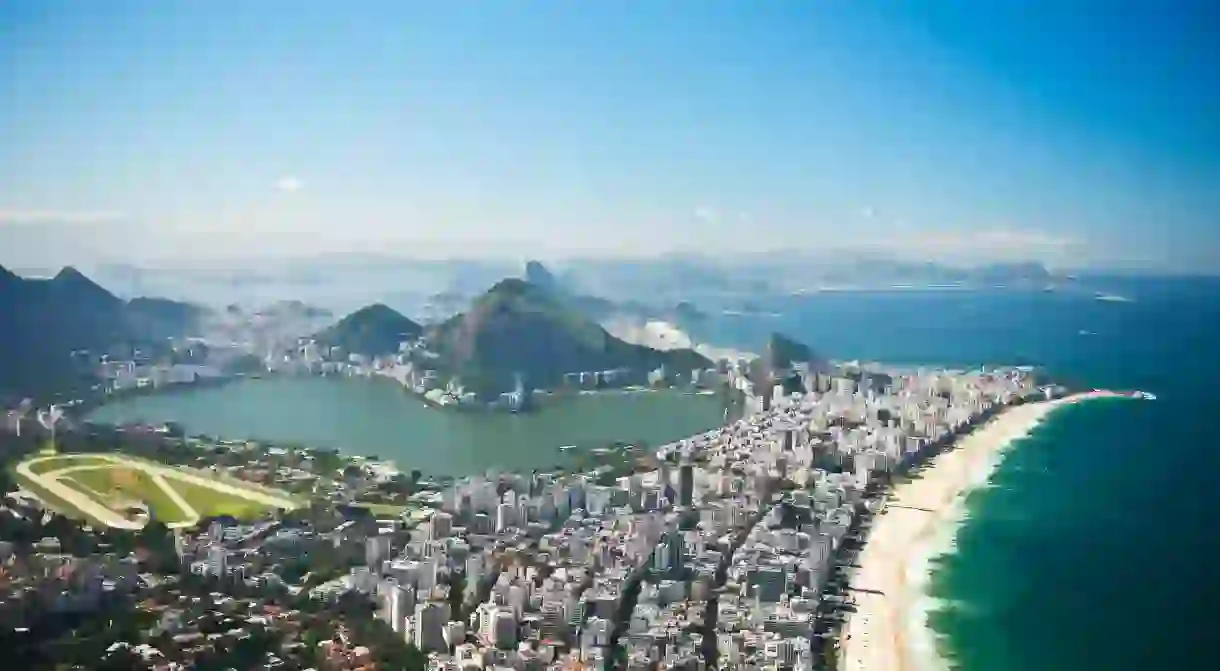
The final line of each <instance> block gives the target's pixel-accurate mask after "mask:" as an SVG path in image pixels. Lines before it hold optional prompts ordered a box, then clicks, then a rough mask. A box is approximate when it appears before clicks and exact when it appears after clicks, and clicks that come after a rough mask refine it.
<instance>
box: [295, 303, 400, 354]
mask: <svg viewBox="0 0 1220 671" xmlns="http://www.w3.org/2000/svg"><path fill="white" fill-rule="evenodd" d="M423 330H424V329H423V327H422V326H420V325H419V324H416V323H415V322H413V321H411V320H410V319H408V318H406V317H404V316H403V315H401V314H399V313H398V312H397V311H395V310H393V309H391V308H389V307H386V306H385V305H382V304H381V303H375V304H373V305H370V306H368V307H365V308H361V309H359V310H357V311H355V312H353V313H351V314H350V315H348V316H346V317H344V318H343V319H341V320H340V321H339V323H338V324H335V325H334V326H331V327H330V328H327V329H326V330H324V331H322V332H320V333H318V334H317V335H316V336H314V338H315V340H317V341H318V344H320V345H323V346H326V347H342V348H343V350H344V351H345V352H348V353H353V354H364V355H367V356H382V355H385V354H393V353H395V352H397V351H398V344H399V343H400V342H402V341H403V340H413V339H415V338H417V337H419V335H420V334H421V333H422V332H423Z"/></svg>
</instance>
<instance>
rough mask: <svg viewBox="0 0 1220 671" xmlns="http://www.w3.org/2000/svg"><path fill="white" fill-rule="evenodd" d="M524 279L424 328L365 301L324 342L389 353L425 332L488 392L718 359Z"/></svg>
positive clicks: (442, 356) (642, 374)
mask: <svg viewBox="0 0 1220 671" xmlns="http://www.w3.org/2000/svg"><path fill="white" fill-rule="evenodd" d="M533 276H534V278H535V279H541V281H542V283H543V285H546V286H540V285H538V284H535V283H533V282H529V281H526V280H524V279H519V278H509V279H505V280H501V281H500V282H498V283H496V284H495V285H494V286H493V287H492V288H491V289H489V290H488V291H487V292H485V293H484V294H482V295H481V296H479V297H477V298H476V299H475V300H474V301H473V302H472V303H471V305H470V307H469V309H467V310H466V311H464V312H461V313H459V314H457V315H454V316H453V317H451V318H449V319H447V320H445V321H443V322H441V323H439V324H436V325H433V326H431V327H427V328H423V327H420V326H419V325H418V324H416V323H415V322H413V321H411V320H410V319H408V318H406V317H404V316H403V315H401V314H399V313H397V312H395V311H394V310H391V309H390V308H388V307H386V306H384V305H380V304H377V305H372V306H369V307H366V308H362V309H361V310H358V311H356V312H354V313H352V314H350V315H348V316H347V317H345V318H344V319H343V320H341V321H340V322H339V323H338V324H336V325H334V326H333V327H331V328H329V329H327V330H325V331H323V332H322V333H319V334H318V341H319V342H320V343H323V344H328V345H330V344H335V345H341V346H343V347H344V348H345V349H346V350H347V351H349V352H356V353H360V354H368V355H381V354H388V353H391V352H394V351H397V349H398V343H399V342H400V341H401V340H404V339H407V338H413V337H415V336H417V335H419V334H420V333H421V332H422V333H423V334H424V335H425V337H426V341H427V342H428V345H429V349H430V350H432V351H434V352H435V353H436V354H438V355H439V358H438V359H437V360H436V361H435V362H434V364H433V365H435V366H436V367H437V369H438V370H440V372H442V373H443V374H445V375H447V376H455V377H457V378H459V379H460V380H461V382H462V384H463V386H465V387H466V388H467V389H470V390H472V391H475V392H476V393H479V394H480V395H483V396H492V395H495V394H498V393H500V392H503V391H508V390H511V389H512V388H513V387H514V385H515V383H516V376H517V375H520V376H521V377H522V379H523V382H524V383H525V384H527V385H529V386H531V387H542V388H548V387H554V386H557V385H559V384H561V383H562V382H563V376H564V374H565V373H574V372H575V373H578V372H583V371H604V370H615V369H627V370H629V371H630V372H631V375H633V376H634V379H635V380H639V381H642V380H644V379H645V378H646V376H647V374H648V372H649V371H652V370H655V369H657V368H659V367H662V366H664V367H665V368H666V370H667V371H669V372H673V373H689V372H690V371H692V370H696V369H705V368H708V367H710V366H711V365H712V362H711V361H710V360H709V359H707V358H706V357H703V356H701V355H699V354H697V353H695V352H693V351H691V350H688V349H687V350H669V351H660V350H655V349H651V348H648V347H643V346H640V345H633V344H630V343H627V342H624V341H622V340H620V339H618V338H615V337H614V336H612V335H610V334H609V333H607V332H606V330H605V329H604V328H602V327H601V326H600V325H599V324H598V323H597V321H596V320H594V319H592V318H590V317H589V316H588V315H586V314H585V313H583V312H582V311H581V310H579V309H577V308H575V307H574V306H573V303H572V302H571V301H570V300H569V297H568V296H566V295H565V294H563V293H562V292H561V291H559V290H558V288H557V286H556V285H550V284H548V282H547V280H546V279H545V276H541V278H540V276H539V275H538V274H537V273H534V274H533Z"/></svg>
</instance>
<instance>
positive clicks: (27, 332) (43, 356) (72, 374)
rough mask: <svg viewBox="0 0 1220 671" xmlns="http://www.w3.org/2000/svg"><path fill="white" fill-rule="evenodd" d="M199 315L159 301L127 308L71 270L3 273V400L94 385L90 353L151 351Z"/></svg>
mask: <svg viewBox="0 0 1220 671" xmlns="http://www.w3.org/2000/svg"><path fill="white" fill-rule="evenodd" d="M200 314H201V310H200V309H199V308H197V307H195V306H191V305H188V304H185V303H178V302H176V301H168V300H164V299H136V300H135V301H132V302H131V303H127V302H125V301H123V300H122V299H120V298H118V297H116V296H115V295H114V294H111V293H110V292H109V291H107V290H105V289H104V288H102V287H101V286H99V285H98V284H97V283H96V282H94V281H93V280H90V279H89V278H88V277H86V276H85V275H84V274H83V273H81V272H80V271H78V270H76V269H75V268H71V267H68V268H64V269H63V270H61V271H60V272H59V273H58V274H57V275H55V277H53V278H51V279H25V278H22V277H19V276H17V275H15V274H13V273H11V272H9V271H8V270H6V269H4V268H0V315H3V320H4V321H3V324H4V327H3V328H2V329H0V397H2V396H4V395H6V394H31V395H39V394H55V393H66V392H68V391H70V390H77V389H80V388H84V387H87V386H89V385H91V384H92V383H93V381H94V380H93V370H92V365H91V364H90V359H91V357H88V356H73V353H78V354H79V353H83V352H86V351H87V352H89V353H91V354H92V355H99V354H102V353H105V352H108V351H110V350H112V349H116V348H117V349H122V350H129V349H131V348H141V349H144V350H145V351H150V352H152V351H155V350H156V349H157V348H158V347H159V346H161V345H163V344H164V341H165V339H166V338H167V337H171V336H177V335H186V334H187V333H188V332H189V331H190V330H191V329H192V328H193V327H194V326H195V325H196V324H197V323H198V317H199V316H200Z"/></svg>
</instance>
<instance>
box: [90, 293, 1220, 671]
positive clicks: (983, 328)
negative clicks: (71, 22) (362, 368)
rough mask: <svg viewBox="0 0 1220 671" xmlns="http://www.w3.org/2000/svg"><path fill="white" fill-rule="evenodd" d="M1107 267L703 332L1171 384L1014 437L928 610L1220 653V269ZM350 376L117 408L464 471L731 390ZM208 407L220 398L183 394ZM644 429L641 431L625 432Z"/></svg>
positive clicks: (827, 307)
mask: <svg viewBox="0 0 1220 671" xmlns="http://www.w3.org/2000/svg"><path fill="white" fill-rule="evenodd" d="M1098 288H1099V289H1104V290H1105V291H1106V292H1107V293H1115V294H1119V295H1122V296H1125V297H1128V298H1130V299H1131V301H1130V302H1107V301H1097V300H1094V299H1093V297H1092V296H1091V295H1087V294H1078V293H1077V294H1069V293H1044V292H1015V291H996V292H971V293H966V292H949V291H907V290H903V291H892V292H868V293H841V294H818V295H812V296H801V297H785V298H780V299H774V300H771V301H762V302H763V303H764V304H763V305H761V306H760V307H761V309H762V311H763V312H766V313H769V314H771V315H773V316H760V315H754V316H740V315H723V316H717V317H715V318H713V319H712V320H711V321H710V323H708V324H706V325H704V326H702V327H701V328H700V329H698V330H697V332H696V333H695V335H696V336H697V337H698V336H702V339H705V340H707V341H708V342H711V343H713V344H716V345H721V346H735V347H740V348H743V349H757V348H758V347H759V343H761V342H763V341H764V339H765V337H766V335H767V334H768V333H769V332H770V331H781V332H784V333H786V334H788V335H791V336H794V337H796V338H798V339H799V340H802V341H804V342H806V343H808V344H810V345H811V346H812V347H814V348H815V349H816V350H817V351H819V352H821V353H822V354H823V355H825V356H827V357H830V358H834V359H861V360H866V361H884V362H895V363H927V364H957V365H962V366H975V365H979V364H984V363H1023V364H1034V365H1039V366H1041V367H1043V368H1045V369H1046V370H1047V371H1048V372H1049V373H1051V374H1052V375H1053V376H1054V377H1056V378H1058V379H1060V380H1064V381H1067V382H1071V383H1073V384H1075V385H1078V386H1089V387H1101V388H1111V389H1140V390H1145V391H1150V392H1153V393H1155V394H1156V395H1157V396H1158V400H1156V401H1151V402H1132V401H1123V400H1119V401H1097V402H1090V403H1085V404H1082V405H1079V406H1076V407H1071V408H1067V409H1065V410H1062V411H1060V412H1058V413H1057V414H1055V415H1053V416H1052V417H1051V418H1050V419H1049V420H1048V421H1047V422H1046V423H1044V424H1043V425H1042V426H1040V427H1039V428H1038V429H1036V430H1035V432H1034V433H1033V434H1032V435H1031V436H1029V437H1027V438H1026V439H1024V440H1022V441H1020V443H1019V444H1018V445H1017V446H1015V448H1014V449H1012V450H1010V451H1009V452H1008V453H1007V456H1006V458H1005V460H1004V461H1003V463H1002V464H1001V465H1000V466H999V468H998V469H997V470H996V471H995V473H994V475H993V477H992V478H991V481H990V484H989V486H987V487H985V488H982V489H979V490H976V491H975V492H973V493H972V494H971V495H970V496H969V497H968V498H967V500H966V502H965V504H966V508H967V510H968V519H967V521H966V522H965V523H964V524H963V525H962V526H961V527H960V528H959V529H958V532H957V536H956V543H955V546H954V550H953V551H952V552H951V553H950V554H948V555H945V556H942V557H939V558H937V559H935V560H934V562H933V563H934V565H935V567H936V569H935V571H934V574H933V576H932V579H931V581H930V583H929V591H930V594H931V596H932V597H933V598H934V604H935V606H934V608H933V610H932V613H931V615H930V618H929V619H930V622H931V625H932V627H933V629H934V631H935V633H936V635H937V637H938V639H939V640H938V645H939V647H940V649H941V650H942V651H943V654H944V655H945V656H946V657H947V658H948V659H949V660H950V661H951V663H952V665H953V666H954V667H956V668H960V669H967V670H971V671H973V670H977V671H984V670H986V671H1006V670H1008V669H1012V670H1017V669H1020V670H1022V671H1028V670H1029V669H1040V670H1055V669H1071V670H1073V671H1077V670H1081V669H1089V670H1092V669H1105V670H1124V669H1141V670H1146V669H1193V668H1204V667H1206V668H1214V662H1213V663H1208V662H1207V661H1206V660H1207V659H1210V658H1211V656H1212V655H1211V652H1210V650H1211V647H1210V646H1205V645H1204V644H1205V642H1209V640H1208V639H1210V638H1211V637H1212V636H1213V629H1214V626H1213V624H1214V623H1215V622H1220V617H1217V616H1216V615H1215V612H1216V604H1217V603H1220V572H1217V571H1216V570H1215V569H1214V567H1213V561H1214V559H1215V558H1218V557H1220V523H1217V522H1216V521H1214V520H1213V519H1212V516H1213V515H1214V514H1216V513H1218V512H1220V482H1217V474H1218V473H1220V445H1217V444H1216V441H1214V440H1212V436H1213V434H1214V431H1213V428H1212V427H1213V426H1214V425H1213V422H1212V415H1211V412H1214V411H1215V410H1214V408H1215V407H1216V403H1215V390H1214V389H1212V388H1211V385H1213V384H1217V383H1220V281H1218V280H1200V279H1173V280H1171V279H1165V280H1112V281H1110V282H1108V283H1107V284H1106V285H1105V286H1099V287H1098ZM264 382H267V381H264ZM344 384H347V385H350V384H351V383H341V382H325V381H322V385H323V386H317V387H312V388H310V389H309V390H308V391H300V392H296V393H298V394H300V395H299V396H294V395H293V393H294V392H291V391H290V390H289V389H288V388H287V387H285V388H282V389H281V388H278V387H267V386H264V387H258V386H254V387H246V388H244V391H241V393H244V394H253V395H254V396H257V397H269V396H274V397H275V402H276V403H277V404H280V405H284V404H286V405H287V406H289V407H290V408H291V411H290V412H287V413H277V412H269V411H265V410H260V409H259V408H260V407H263V408H265V407H267V406H266V405H265V404H263V402H261V401H258V399H257V398H254V397H253V396H252V397H248V398H245V399H244V400H242V401H241V402H234V401H232V400H231V396H229V397H225V398H229V399H230V400H228V401H225V402H224V403H220V404H219V405H216V404H215V403H213V402H212V401H209V403H210V404H211V405H209V406H208V409H206V410H197V409H196V410H191V409H190V408H186V409H184V406H182V405H180V403H181V401H180V400H176V399H180V397H179V396H168V397H148V398H147V399H138V401H139V403H138V404H137V405H135V406H130V407H128V409H127V410H128V412H126V413H119V411H118V410H115V409H108V407H103V408H102V409H101V410H99V413H101V414H102V415H103V416H104V415H106V414H107V413H113V414H116V415H117V414H126V415H127V416H128V417H127V418H131V414H132V413H135V414H138V413H140V412H144V411H147V412H148V413H149V414H147V415H146V418H147V419H168V418H174V417H173V415H174V413H178V414H179V415H180V416H178V417H177V418H178V419H186V420H187V424H188V428H191V429H198V430H202V431H221V432H223V433H226V434H227V435H232V436H234V437H236V436H237V435H238V434H240V433H241V432H243V431H245V432H250V431H255V432H256V435H257V431H258V430H264V431H266V432H268V433H274V432H280V433H283V434H284V436H274V437H288V438H294V439H297V440H300V441H302V442H314V443H316V442H318V440H317V439H319V438H320V439H321V441H322V442H324V443H325V442H328V441H329V442H332V443H334V444H336V446H339V447H350V445H348V444H346V443H350V442H351V441H352V440H354V438H353V436H354V437H356V438H355V439H359V437H360V436H366V437H367V444H368V445H371V446H373V447H371V448H367V449H377V450H378V451H379V452H380V454H381V456H383V457H386V456H397V455H398V454H399V452H398V451H399V450H402V449H406V447H399V446H413V447H410V450H409V451H408V452H405V453H404V454H405V455H407V456H409V457H412V458H413V459H414V460H415V461H417V462H419V463H421V465H423V467H424V469H425V470H433V469H436V470H445V471H450V472H452V471H453V469H459V470H460V469H476V470H477V469H479V468H481V467H485V466H488V465H492V464H497V465H502V466H506V467H521V468H528V467H530V465H531V463H534V464H535V465H537V461H538V458H539V457H538V455H537V454H536V453H534V452H533V450H536V449H545V450H546V451H547V455H548V456H547V457H546V458H547V459H549V458H550V456H549V455H553V454H554V451H553V446H554V445H557V444H562V443H563V442H575V441H576V440H577V439H587V440H612V439H621V440H633V439H636V438H643V437H645V435H647V437H649V438H650V439H652V440H654V441H661V440H665V439H672V438H676V437H679V435H683V434H685V433H692V432H694V431H695V430H698V429H701V428H704V427H705V426H706V425H707V424H708V422H709V421H711V422H714V420H715V415H717V414H718V412H719V411H718V409H716V408H714V407H713V406H700V405H698V401H699V400H701V399H698V398H697V397H676V398H674V397H663V396H661V395H650V396H656V397H657V399H665V400H662V401H661V402H660V403H659V404H658V403H654V402H652V401H653V400H654V399H651V398H648V399H646V398H644V397H642V396H640V397H636V398H633V399H626V400H621V399H620V400H613V399H610V400H609V403H610V405H607V404H606V403H605V402H604V401H605V400H604V399H603V401H597V402H592V404H590V405H587V406H582V408H584V409H582V410H581V411H580V412H576V413H573V414H572V416H571V417H565V416H563V415H562V414H561V413H556V414H553V415H550V416H549V417H548V413H543V414H541V415H540V416H539V417H535V418H479V419H471V418H469V417H465V416H457V415H452V414H448V413H437V412H436V411H431V410H418V409H404V405H403V403H402V400H403V399H402V396H401V394H390V393H387V392H394V391H396V390H392V389H387V388H385V387H379V386H378V385H371V386H370V385H355V387H354V388H355V389H356V390H357V391H355V392H354V393H355V394H357V396H356V397H353V396H351V394H352V393H353V392H352V391H351V388H349V387H344V386H336V385H344ZM326 385H330V386H326ZM294 388H296V389H304V388H303V387H294ZM213 391H215V392H218V393H221V392H224V393H231V392H225V390H224V389H221V390H209V391H208V393H211V392H213ZM339 397H343V398H359V401H358V402H356V403H355V404H354V405H357V406H359V407H360V408H362V410H360V411H358V412H357V411H353V412H350V413H349V412H338V411H335V410H334V408H335V407H336V403H339V401H338V399H339ZM161 398H164V399H165V400H164V401H161V400H160V399H161ZM205 398H213V397H205ZM692 398H694V399H695V402H694V403H693V404H692V402H691V399H692ZM159 402H164V403H168V404H172V405H174V408H172V410H173V412H170V413H169V414H170V416H169V417H167V416H154V415H156V414H157V413H156V412H154V411H155V410H156V409H157V406H156V403H159ZM615 403H621V404H624V405H623V407H621V408H620V407H617V406H615V405H614V404H615ZM205 405H206V404H205ZM658 408H660V410H658ZM162 410H163V411H164V412H169V411H168V410H165V409H164V408H163V409H162ZM190 412H197V413H199V414H198V416H196V417H194V418H192V417H184V416H181V415H185V414H189V413H190ZM404 413H407V414H404ZM421 418H422V419H421ZM209 422H210V423H211V426H208V424H209ZM421 422H428V423H429V424H428V427H430V428H427V429H426V430H421V428H420V426H421V424H420V423H421ZM472 422H474V423H472ZM192 424H195V425H196V426H192ZM433 424H435V426H433ZM550 424H555V426H551V425H550ZM386 426H389V427H392V428H393V430H383V428H384V427H386ZM345 427H346V428H345ZM378 427H382V428H378ZM623 430H628V431H630V432H631V433H632V435H612V434H615V433H621V432H622V431H623ZM559 434H563V435H564V436H572V437H573V438H572V439H571V440H569V439H567V438H563V437H560V436H559ZM637 434H638V435H637ZM266 437H273V436H270V435H268V436H266ZM538 445H542V446H543V447H542V448H538V447H536V446H538ZM531 446H534V447H531ZM358 451H359V450H358Z"/></svg>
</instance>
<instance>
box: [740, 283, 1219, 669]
mask: <svg viewBox="0 0 1220 671" xmlns="http://www.w3.org/2000/svg"><path fill="white" fill-rule="evenodd" d="M1106 290H1107V291H1108V292H1114V293H1118V294H1120V295H1122V296H1125V297H1128V298H1130V299H1131V302H1125V303H1121V302H1105V301H1097V300H1093V299H1092V298H1091V297H1089V296H1082V295H1069V294H1059V293H1042V292H1029V293H1008V292H995V293H949V292H906V291H903V292H891V293H875V294H839V295H822V296H816V297H802V298H790V299H784V300H783V301H777V302H775V303H774V304H772V305H768V306H765V309H766V310H768V311H775V312H778V313H780V314H781V315H782V316H779V317H773V318H770V319H769V320H768V319H763V320H759V319H748V318H738V317H733V318H732V320H733V322H735V323H730V324H729V325H728V328H727V330H726V331H725V332H724V335H733V336H735V337H736V338H738V339H740V340H741V341H743V342H741V343H740V344H742V345H744V344H746V342H744V341H753V342H757V341H758V338H759V337H760V333H759V330H763V329H770V328H774V329H777V330H782V331H784V332H789V333H791V334H793V335H797V336H798V337H800V338H801V339H802V340H804V341H805V342H808V343H809V344H811V345H812V346H814V347H816V348H817V349H819V350H820V351H821V352H822V353H823V354H824V355H826V356H828V357H832V358H836V359H856V358H859V359H864V360H881V361H892V362H909V363H926V362H946V363H961V364H978V363H983V362H1012V361H1016V362H1019V363H1032V364H1037V365H1040V366H1042V367H1044V368H1045V369H1047V370H1048V371H1049V372H1050V373H1051V374H1053V375H1054V376H1055V377H1057V378H1059V379H1063V380H1067V381H1071V382H1073V383H1074V384H1077V385H1084V386H1090V387H1099V388H1113V389H1140V390H1145V391H1151V392H1153V393H1155V394H1156V395H1157V397H1158V399H1157V400H1156V401H1151V402H1133V401H1126V400H1115V401H1108V400H1103V401H1096V402H1090V403H1084V404H1081V405H1079V406H1075V407H1070V408H1067V409H1064V410H1062V411H1060V412H1058V413H1056V414H1054V415H1052V416H1051V417H1050V419H1049V420H1048V421H1047V422H1045V423H1044V424H1043V425H1042V426H1040V427H1039V428H1037V429H1036V430H1035V431H1034V432H1033V433H1032V434H1031V435H1030V436H1029V437H1027V438H1025V439H1023V440H1022V441H1020V442H1019V443H1018V444H1017V445H1015V446H1014V448H1013V449H1011V450H1010V451H1009V452H1008V453H1007V456H1006V458H1005V459H1004V461H1003V462H1002V463H1001V465H1000V466H999V467H998V469H997V470H996V471H995V473H994V474H993V477H992V478H991V480H990V483H989V485H988V486H987V487H985V488H982V489H979V490H976V491H974V492H973V493H972V494H970V495H969V496H968V497H967V499H966V502H965V504H966V508H967V510H968V518H967V521H966V522H965V523H964V524H963V525H962V526H961V527H960V528H959V529H958V532H957V536H956V543H955V545H954V549H953V550H952V551H951V552H950V554H948V555H945V556H942V557H939V558H937V559H935V560H934V562H933V564H934V566H935V567H936V568H935V570H934V573H933V575H932V579H931V581H930V584H929V592H930V594H931V596H932V597H933V598H934V603H935V604H936V605H935V606H934V608H933V612H932V614H931V615H930V617H929V622H930V624H931V626H932V628H933V630H934V632H935V634H936V636H937V637H938V639H939V640H938V647H939V649H940V650H941V651H942V654H943V655H944V656H945V657H946V658H947V659H948V661H949V662H950V665H951V666H952V667H954V668H958V669H966V670H968V671H1008V670H1010V669H1011V670H1013V671H1016V670H1018V669H1019V670H1021V671H1028V670H1030V669H1039V670H1044V671H1053V670H1057V669H1064V670H1068V669H1070V670H1072V671H1080V670H1094V669H1097V670H1103V669H1104V670H1125V669H1133V670H1134V669H1140V670H1147V669H1158V670H1159V669H1174V670H1176V669H1196V668H1215V660H1214V659H1213V657H1214V654H1213V652H1212V650H1213V646H1212V645H1210V643H1211V642H1212V641H1213V640H1214V636H1215V633H1214V632H1215V623H1217V622H1220V617H1217V616H1216V612H1217V611H1216V608H1217V604H1218V603H1220V571H1217V570H1216V567H1215V565H1214V562H1215V560H1216V559H1217V558H1220V522H1217V521H1216V519H1215V518H1214V516H1215V515H1216V514H1218V513H1220V482H1218V480H1217V474H1220V441H1217V440H1215V439H1214V438H1213V436H1214V435H1215V429H1214V428H1213V427H1214V426H1215V424H1214V420H1213V416H1212V415H1211V413H1212V412H1215V408H1216V390H1215V389H1214V388H1213V387H1212V385H1214V384H1217V383H1220V281H1217V280H1201V279H1180V280H1124V281H1118V280H1114V281H1112V282H1111V283H1110V285H1109V286H1107V287H1106ZM760 322H769V323H760ZM1208 659H1212V660H1213V661H1211V662H1208V661H1207V660H1208Z"/></svg>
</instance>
